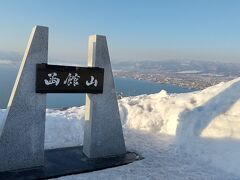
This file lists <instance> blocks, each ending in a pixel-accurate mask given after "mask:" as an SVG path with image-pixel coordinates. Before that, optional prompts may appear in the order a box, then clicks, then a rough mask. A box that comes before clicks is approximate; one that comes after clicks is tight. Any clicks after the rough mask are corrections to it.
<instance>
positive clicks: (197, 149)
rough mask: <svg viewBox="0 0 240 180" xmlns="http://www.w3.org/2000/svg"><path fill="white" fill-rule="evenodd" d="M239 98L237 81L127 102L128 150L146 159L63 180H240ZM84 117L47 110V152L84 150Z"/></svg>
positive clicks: (123, 109) (80, 111) (79, 111)
mask: <svg viewBox="0 0 240 180" xmlns="http://www.w3.org/2000/svg"><path fill="white" fill-rule="evenodd" d="M239 92H240V78H237V79H234V80H232V81H230V82H226V83H220V84H218V85H215V86H212V87H209V88H207V89H205V90H202V91H195V92H190V93H183V94H168V93H167V92H166V91H164V90H162V91H161V92H159V93H156V94H151V95H140V96H135V97H125V98H122V99H120V100H119V102H118V103H119V110H120V115H121V121H122V125H123V130H124V137H125V141H126V146H127V149H128V150H130V151H137V152H138V153H140V154H141V155H142V156H144V157H145V159H144V160H141V161H138V162H135V163H132V164H129V165H127V166H122V167H118V168H112V169H108V170H104V171H99V172H93V173H87V174H81V175H76V176H69V177H64V178H63V179H113V178H116V177H119V179H239V178H240V166H239V164H240V151H239V149H240V110H239V109H240V93H239ZM84 111H85V107H84V106H83V107H72V108H69V109H66V110H52V109H48V110H47V120H46V133H45V148H46V149H50V148H57V147H66V146H75V145H81V144H82V142H83V129H84V128H83V126H84ZM3 114H4V110H0V119H2V117H3ZM0 122H2V121H0ZM0 125H1V124H0Z"/></svg>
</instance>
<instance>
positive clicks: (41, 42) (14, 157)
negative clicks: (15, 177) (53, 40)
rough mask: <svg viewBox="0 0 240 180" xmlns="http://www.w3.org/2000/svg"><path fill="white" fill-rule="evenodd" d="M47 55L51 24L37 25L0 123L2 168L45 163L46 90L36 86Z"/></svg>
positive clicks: (9, 168)
mask: <svg viewBox="0 0 240 180" xmlns="http://www.w3.org/2000/svg"><path fill="white" fill-rule="evenodd" d="M47 59H48V28H47V27H42V26H36V27H34V28H33V30H32V33H31V36H30V39H29V42H28V45H27V48H26V51H25V54H24V57H23V60H22V63H21V65H20V69H19V72H18V75H17V78H16V81H15V84H14V87H13V90H12V94H11V97H10V99H9V102H8V107H7V112H6V115H5V117H4V122H3V125H2V127H0V171H7V170H15V169H22V168H31V167H36V166H42V165H43V164H44V132H45V111H46V94H38V93H35V86H36V64H37V63H47ZM6 78H7V77H6Z"/></svg>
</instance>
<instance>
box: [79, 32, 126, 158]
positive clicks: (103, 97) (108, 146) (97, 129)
mask: <svg viewBox="0 0 240 180" xmlns="http://www.w3.org/2000/svg"><path fill="white" fill-rule="evenodd" d="M88 66H89V67H101V68H104V84H103V94H87V95H86V112H85V129H84V141H83V152H84V153H85V155H86V156H87V157H89V158H99V157H107V156H115V155H120V154H124V153H126V149H125V142H124V138H123V132H122V125H121V120H120V115H119V109H118V103H117V97H116V92H115V86H114V80H113V74H112V68H111V63H110V57H109V53H108V47H107V41H106V37H105V36H99V35H93V36H90V37H89V44H88Z"/></svg>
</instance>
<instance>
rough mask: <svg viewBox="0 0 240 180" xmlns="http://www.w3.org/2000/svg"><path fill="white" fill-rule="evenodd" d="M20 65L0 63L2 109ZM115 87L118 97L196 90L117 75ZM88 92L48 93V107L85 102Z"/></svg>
mask: <svg viewBox="0 0 240 180" xmlns="http://www.w3.org/2000/svg"><path fill="white" fill-rule="evenodd" d="M17 72H18V67H16V66H8V65H0V109H5V108H6V107H7V102H8V100H9V97H10V94H11V91H12V88H13V84H14V82H15V79H16V75H17ZM114 82H115V89H116V93H117V95H118V97H124V96H136V95H141V94H153V93H158V92H160V91H161V90H166V91H167V92H168V93H186V92H192V91H196V89H188V88H184V87H179V86H176V85H171V84H163V83H155V82H151V81H146V80H136V79H132V78H120V77H115V78H114ZM85 96H86V94H71V93H70V94H62V93H60V94H47V108H67V107H72V106H82V105H84V104H85Z"/></svg>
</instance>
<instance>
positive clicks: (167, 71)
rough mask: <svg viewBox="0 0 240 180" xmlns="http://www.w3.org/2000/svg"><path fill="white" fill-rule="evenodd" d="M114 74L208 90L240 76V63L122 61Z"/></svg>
mask: <svg viewBox="0 0 240 180" xmlns="http://www.w3.org/2000/svg"><path fill="white" fill-rule="evenodd" d="M113 69H114V75H115V76H117V77H128V78H134V79H138V80H149V81H153V82H157V83H167V84H173V85H177V86H181V87H187V88H195V89H199V90H200V89H204V88H206V87H209V86H212V85H215V84H218V83H220V82H225V81H229V80H232V79H234V78H236V77H239V76H240V63H225V62H207V61H195V60H194V61H193V60H185V61H183V60H181V61H177V60H168V61H141V62H131V61H128V62H118V63H114V64H113Z"/></svg>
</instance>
